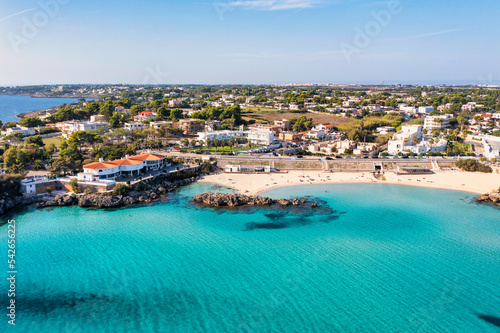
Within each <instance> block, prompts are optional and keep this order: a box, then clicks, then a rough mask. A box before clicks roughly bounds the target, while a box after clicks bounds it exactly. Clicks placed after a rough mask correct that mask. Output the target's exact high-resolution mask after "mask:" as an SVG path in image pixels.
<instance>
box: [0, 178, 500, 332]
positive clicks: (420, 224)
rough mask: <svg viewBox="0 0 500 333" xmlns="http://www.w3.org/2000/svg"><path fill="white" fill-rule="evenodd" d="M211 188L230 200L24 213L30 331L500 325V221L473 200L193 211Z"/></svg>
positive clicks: (20, 238) (334, 194) (356, 187)
mask: <svg viewBox="0 0 500 333" xmlns="http://www.w3.org/2000/svg"><path fill="white" fill-rule="evenodd" d="M207 188H208V189H211V190H218V188H217V187H213V186H211V185H207V184H195V185H192V186H189V187H186V188H184V189H183V190H181V191H180V192H178V193H176V194H172V196H171V199H170V200H169V201H168V202H166V203H161V204H157V205H152V206H142V207H137V208H128V209H119V210H113V211H100V210H85V209H80V208H77V207H70V208H57V209H53V210H38V211H31V212H26V213H23V214H21V215H17V216H15V218H16V223H17V245H18V247H17V252H16V256H17V257H16V261H17V265H18V272H19V273H18V281H17V289H18V294H17V302H18V309H17V311H18V312H17V314H18V317H17V325H16V330H17V331H19V332H498V330H499V329H500V327H497V326H495V325H494V324H492V323H490V322H494V321H495V318H498V317H500V287H499V286H500V264H499V263H500V218H499V217H500V210H498V209H496V208H494V207H492V206H488V205H478V204H477V203H474V202H473V198H474V196H473V195H471V194H467V193H462V192H452V191H443V190H434V189H432V190H431V189H424V188H412V187H403V186H389V185H369V184H353V185H347V184H343V185H321V186H314V185H312V186H297V187H287V188H280V189H276V190H273V191H271V192H268V193H266V195H268V196H272V197H275V198H281V197H290V198H292V197H305V196H313V197H314V198H315V200H319V201H320V208H318V209H316V210H313V209H311V208H308V207H306V208H300V209H295V208H289V209H261V208H251V209H249V208H246V209H231V210H216V209H206V208H200V207H196V206H194V205H193V204H192V203H190V202H188V199H189V198H191V197H192V196H193V195H194V194H196V193H199V192H203V191H205V190H207ZM325 191H328V192H325ZM0 229H1V231H0V234H1V237H0V242H1V244H4V245H2V247H3V248H4V258H5V265H4V266H5V271H7V245H6V244H7V227H6V226H5V225H4V226H2V227H0ZM4 283H5V282H4ZM2 290H7V285H5V286H4V284H2ZM0 298H1V299H2V304H7V303H6V302H7V301H8V300H7V298H6V296H5V293H4V292H3V291H2V296H0ZM485 316H490V317H485ZM2 317H4V316H2ZM3 320H4V322H3V323H1V324H2V325H3V326H0V327H3V328H6V327H7V325H6V322H7V320H6V319H5V318H4V319H3Z"/></svg>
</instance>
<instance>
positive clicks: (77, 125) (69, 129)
mask: <svg viewBox="0 0 500 333" xmlns="http://www.w3.org/2000/svg"><path fill="white" fill-rule="evenodd" d="M108 126H109V124H108V123H106V122H86V121H67V122H64V123H62V125H61V126H60V128H61V131H62V133H63V134H62V136H63V137H64V138H69V137H70V136H71V135H72V134H73V133H75V132H79V131H96V130H98V129H99V128H107V127H108Z"/></svg>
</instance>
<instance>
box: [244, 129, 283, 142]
mask: <svg viewBox="0 0 500 333" xmlns="http://www.w3.org/2000/svg"><path fill="white" fill-rule="evenodd" d="M244 134H245V136H246V138H247V139H248V141H250V143H253V144H255V145H264V146H269V145H270V144H272V143H273V142H274V141H275V140H276V133H275V132H273V131H266V130H253V131H245V132H244Z"/></svg>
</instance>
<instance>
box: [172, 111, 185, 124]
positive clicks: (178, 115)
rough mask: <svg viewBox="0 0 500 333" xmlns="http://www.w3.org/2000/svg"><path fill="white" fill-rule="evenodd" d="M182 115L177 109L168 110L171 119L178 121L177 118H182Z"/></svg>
mask: <svg viewBox="0 0 500 333" xmlns="http://www.w3.org/2000/svg"><path fill="white" fill-rule="evenodd" d="M182 116H183V114H182V111H181V110H179V109H172V110H171V111H170V119H171V120H172V121H179V119H182Z"/></svg>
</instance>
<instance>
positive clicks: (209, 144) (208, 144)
mask: <svg viewBox="0 0 500 333" xmlns="http://www.w3.org/2000/svg"><path fill="white" fill-rule="evenodd" d="M206 145H207V149H208V151H210V146H211V145H212V140H210V139H207V140H206Z"/></svg>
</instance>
